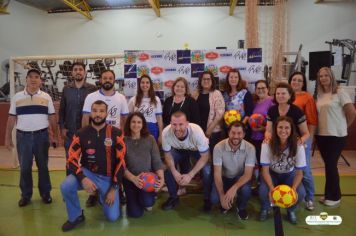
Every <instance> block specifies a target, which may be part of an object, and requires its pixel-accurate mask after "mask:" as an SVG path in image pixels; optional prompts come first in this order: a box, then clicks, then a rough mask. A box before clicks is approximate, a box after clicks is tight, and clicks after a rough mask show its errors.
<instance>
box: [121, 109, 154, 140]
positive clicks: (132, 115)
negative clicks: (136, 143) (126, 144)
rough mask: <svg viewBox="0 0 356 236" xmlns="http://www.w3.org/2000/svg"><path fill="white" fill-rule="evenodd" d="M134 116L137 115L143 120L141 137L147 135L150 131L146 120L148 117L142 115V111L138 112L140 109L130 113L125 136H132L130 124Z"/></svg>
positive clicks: (125, 127)
mask: <svg viewBox="0 0 356 236" xmlns="http://www.w3.org/2000/svg"><path fill="white" fill-rule="evenodd" d="M134 116H137V117H139V118H140V119H141V120H142V129H141V131H140V135H141V137H147V136H148V135H149V134H150V132H149V131H148V128H147V122H146V119H145V117H144V116H143V115H142V113H141V112H138V111H135V112H132V113H130V114H129V115H128V117H127V120H126V122H125V126H124V133H125V136H128V137H131V136H132V134H131V129H130V124H131V120H132V118H133V117H134Z"/></svg>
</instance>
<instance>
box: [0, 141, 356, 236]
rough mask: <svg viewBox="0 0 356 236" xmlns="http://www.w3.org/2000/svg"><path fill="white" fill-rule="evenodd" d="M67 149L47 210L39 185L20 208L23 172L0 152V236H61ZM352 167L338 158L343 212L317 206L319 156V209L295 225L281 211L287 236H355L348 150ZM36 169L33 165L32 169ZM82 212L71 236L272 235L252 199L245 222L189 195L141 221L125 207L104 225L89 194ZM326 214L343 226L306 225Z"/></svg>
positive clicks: (53, 154) (355, 163)
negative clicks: (81, 219) (204, 206)
mask: <svg viewBox="0 0 356 236" xmlns="http://www.w3.org/2000/svg"><path fill="white" fill-rule="evenodd" d="M63 153H64V151H63V149H57V150H51V151H50V161H49V167H50V175H51V180H52V186H53V190H52V192H51V194H52V197H53V203H52V204H50V205H45V204H43V203H42V202H41V199H40V197H39V194H38V191H37V189H36V187H37V186H35V187H34V194H33V197H32V202H31V204H30V205H28V206H26V207H24V208H19V207H18V206H17V202H18V200H19V198H20V191H19V187H18V182H19V169H18V168H12V165H13V160H12V156H11V153H10V152H8V151H7V150H6V149H4V148H3V147H1V148H0V196H1V201H0V222H1V227H0V236H5V235H6V236H7V235H51V236H55V235H63V233H62V231H61V225H62V224H63V223H64V222H65V221H66V220H67V216H66V210H65V204H64V202H63V201H62V197H61V193H60V191H59V185H60V183H61V182H62V181H63V179H64V177H65V171H64V170H63V167H64V157H63V156H62V155H63ZM343 154H344V156H345V157H346V159H347V160H348V161H349V162H350V164H351V167H349V166H347V165H346V164H345V162H344V161H343V160H342V159H340V162H339V170H340V172H341V188H342V193H343V197H342V203H341V205H340V206H339V207H336V208H332V207H326V206H323V205H321V204H319V203H318V202H317V199H318V198H319V196H320V195H321V194H322V192H323V186H324V181H325V178H324V176H323V171H324V170H323V163H322V161H321V159H320V156H319V154H318V153H317V152H316V153H315V155H314V157H313V161H312V168H313V174H314V179H315V184H316V196H315V210H314V211H312V212H311V211H307V210H305V209H304V206H303V205H302V204H301V205H300V206H299V207H298V210H297V216H298V224H297V225H292V224H290V223H289V222H288V221H287V220H286V211H285V210H283V209H282V210H281V212H282V217H283V229H284V235H286V236H287V235H288V236H290V235H291V236H293V235H313V236H318V235H320V236H321V235H323V236H325V235H342V236H352V235H355V236H356V226H355V224H354V222H355V216H354V215H355V209H356V188H355V184H354V183H355V181H356V168H355V167H356V152H355V151H344V152H343ZM34 166H35V165H34ZM33 178H34V183H36V182H37V181H36V180H37V171H36V168H35V167H34V171H33ZM188 192H189V191H188ZM79 196H80V200H81V203H82V206H83V209H84V214H85V217H86V221H85V223H84V224H82V225H80V226H78V227H77V228H76V229H74V230H73V231H70V232H68V233H66V234H68V235H79V234H82V235H85V236H90V235H98V234H103V235H105V236H108V235H145V236H150V235H155V236H158V235H179V236H181V235H182V234H184V236H189V235H204V236H207V235H214V236H215V235H236V234H244V235H274V222H273V216H272V215H270V216H269V219H268V220H267V221H265V222H260V221H258V213H259V201H258V197H257V196H253V197H252V198H251V199H250V201H249V205H248V212H249V219H248V220H247V221H241V220H239V219H238V218H237V215H236V212H235V211H234V210H230V211H229V212H228V213H227V214H226V215H222V214H221V213H220V211H219V209H218V207H214V208H213V210H212V212H211V213H208V214H207V213H204V212H203V211H202V210H201V208H202V195H201V194H194V193H188V194H187V195H184V196H182V197H181V201H180V205H179V206H178V207H177V208H176V209H175V210H172V211H168V212H164V211H162V210H161V209H160V205H161V204H162V203H163V202H164V201H165V200H166V198H167V196H168V194H167V193H165V192H161V193H160V194H159V195H158V199H157V202H156V204H155V206H154V208H153V211H151V212H145V215H144V216H143V217H142V218H140V219H132V218H127V217H126V214H125V207H124V206H123V207H122V213H123V215H122V217H121V218H120V219H119V220H118V221H117V222H115V223H109V222H107V221H105V218H104V215H103V213H102V211H101V207H100V206H96V207H93V208H86V207H85V205H84V204H85V200H86V198H87V194H86V193H85V192H84V191H81V192H79ZM320 212H327V213H328V214H329V215H339V216H341V217H342V223H341V225H339V226H310V225H307V224H306V223H305V218H306V217H307V216H308V215H319V214H320Z"/></svg>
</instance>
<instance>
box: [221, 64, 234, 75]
mask: <svg viewBox="0 0 356 236" xmlns="http://www.w3.org/2000/svg"><path fill="white" fill-rule="evenodd" d="M231 69H232V67H231V66H222V67H220V69H219V71H220V72H221V73H224V74H226V73H228V72H229V71H230V70H231Z"/></svg>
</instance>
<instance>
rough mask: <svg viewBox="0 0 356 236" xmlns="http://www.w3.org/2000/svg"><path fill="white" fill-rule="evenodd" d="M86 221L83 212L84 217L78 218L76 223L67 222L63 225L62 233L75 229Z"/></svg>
mask: <svg viewBox="0 0 356 236" xmlns="http://www.w3.org/2000/svg"><path fill="white" fill-rule="evenodd" d="M84 221H85V216H84V214H83V211H82V215H80V216H78V217H77V219H75V221H74V222H70V221H69V220H67V221H66V222H65V223H64V224H63V225H62V231H63V232H67V231H69V230H72V229H74V228H75V227H76V226H77V225H79V224H80V223H82V222H84Z"/></svg>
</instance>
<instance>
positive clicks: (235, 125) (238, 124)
mask: <svg viewBox="0 0 356 236" xmlns="http://www.w3.org/2000/svg"><path fill="white" fill-rule="evenodd" d="M232 127H236V128H238V127H241V128H242V130H243V131H244V133H246V125H245V124H244V123H243V122H242V121H239V120H235V121H234V122H232V123H231V124H230V125H229V126H228V127H227V133H230V130H231V128H232Z"/></svg>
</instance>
